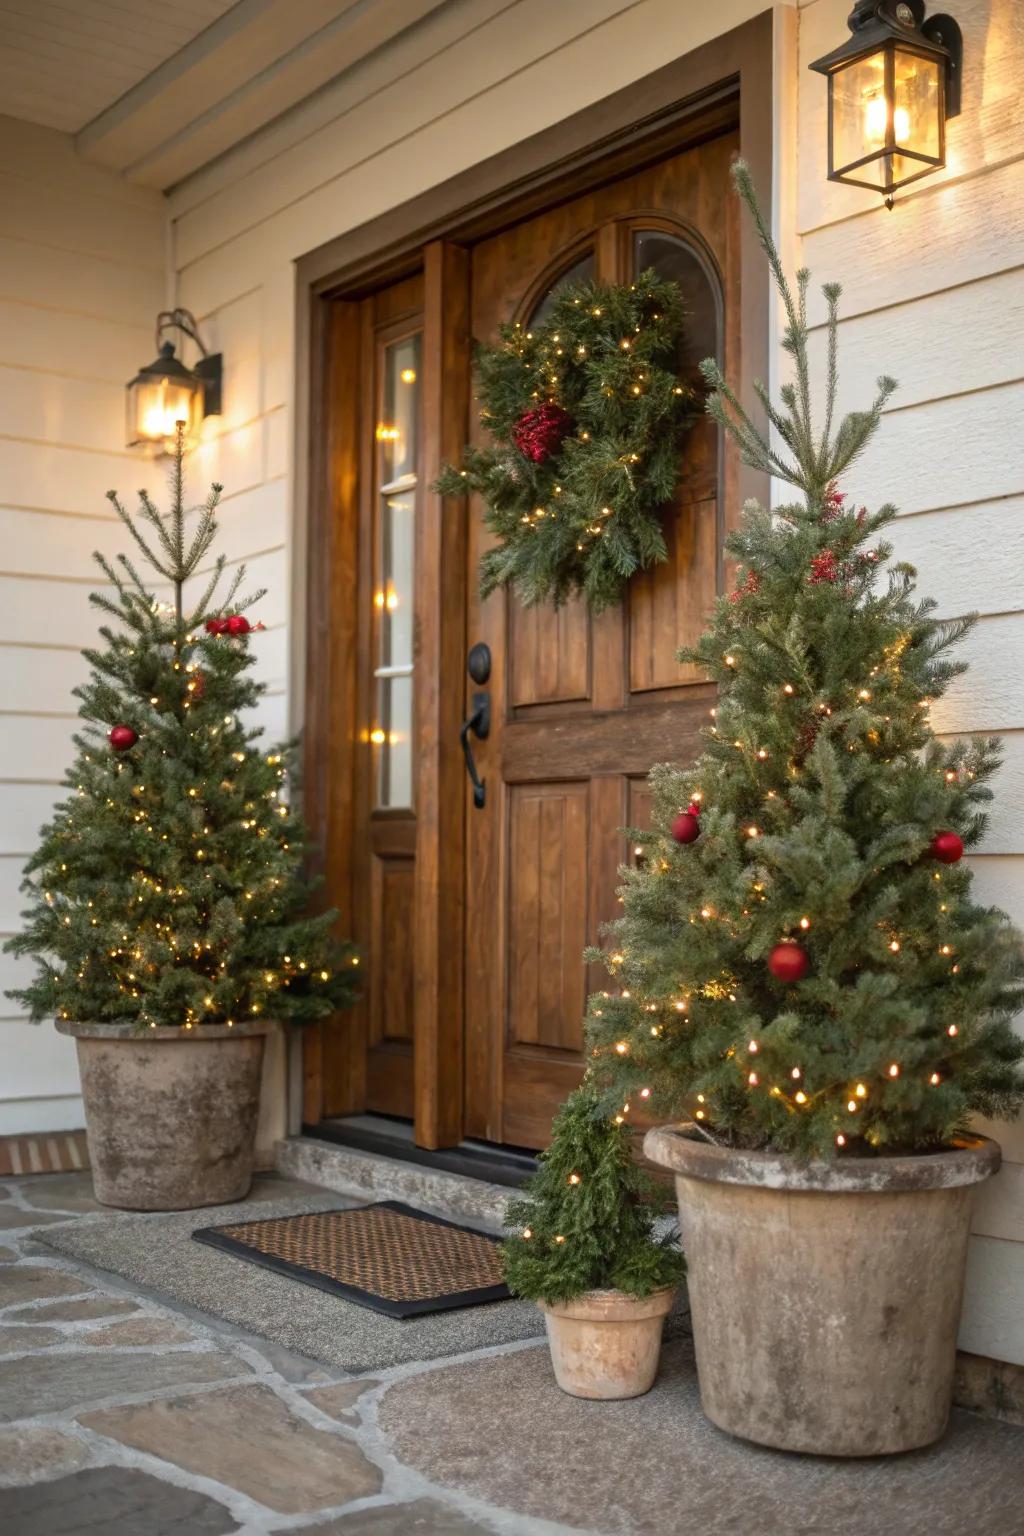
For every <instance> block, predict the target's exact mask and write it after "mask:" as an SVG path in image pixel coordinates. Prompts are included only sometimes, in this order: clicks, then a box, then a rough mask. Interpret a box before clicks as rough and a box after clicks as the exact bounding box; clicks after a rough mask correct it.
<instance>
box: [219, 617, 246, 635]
mask: <svg viewBox="0 0 1024 1536" xmlns="http://www.w3.org/2000/svg"><path fill="white" fill-rule="evenodd" d="M225 628H226V630H227V633H228V634H229V635H247V634H248V633H249V631H250V629H252V625H251V624H250V623H249V620H248V619H247V618H246V616H245V614H244V613H233V614H232V615H231V617H230V619H228V620H227V621H226V624H225Z"/></svg>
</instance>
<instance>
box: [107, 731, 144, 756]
mask: <svg viewBox="0 0 1024 1536" xmlns="http://www.w3.org/2000/svg"><path fill="white" fill-rule="evenodd" d="M138 739H139V736H138V732H137V731H133V730H132V728H131V726H130V725H115V726H114V728H113V730H112V731H111V732H110V734H109V735H108V737H107V740H108V741H109V742H110V745H111V746H112V747H113V749H114V751H115V752H127V751H128V749H129V747H134V745H135V743H136V742H137V741H138Z"/></svg>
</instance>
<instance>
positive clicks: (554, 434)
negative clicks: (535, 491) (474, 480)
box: [512, 400, 572, 464]
mask: <svg viewBox="0 0 1024 1536" xmlns="http://www.w3.org/2000/svg"><path fill="white" fill-rule="evenodd" d="M571 431H572V418H571V417H570V416H569V413H568V412H567V411H563V410H562V407H561V406H560V405H555V404H554V403H553V402H552V401H550V400H548V401H545V403H544V404H543V405H538V406H536V407H535V408H534V409H533V410H531V411H524V412H523V414H522V415H521V416H520V418H519V420H518V421H517V422H516V424H515V426H514V427H513V428H512V441H513V442H514V443H515V445H516V447H517V448H518V449H519V452H520V453H521V454H522V455H523V456H524V458H527V459H531V460H532V461H533V463H534V464H543V463H544V460H545V459H550V457H551V455H552V454H553V453H557V452H558V450H559V449H560V448H561V446H562V443H563V442H564V441H565V439H566V437H567V436H568V435H569V433H570V432H571Z"/></svg>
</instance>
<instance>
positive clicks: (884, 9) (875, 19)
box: [811, 0, 964, 118]
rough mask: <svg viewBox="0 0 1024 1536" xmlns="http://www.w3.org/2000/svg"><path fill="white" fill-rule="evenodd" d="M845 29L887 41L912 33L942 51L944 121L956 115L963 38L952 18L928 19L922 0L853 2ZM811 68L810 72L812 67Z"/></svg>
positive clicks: (958, 109) (962, 58)
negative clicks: (873, 34)
mask: <svg viewBox="0 0 1024 1536" xmlns="http://www.w3.org/2000/svg"><path fill="white" fill-rule="evenodd" d="M846 25H847V26H848V27H849V29H850V31H851V32H852V33H853V35H854V37H856V35H857V33H858V32H861V31H863V30H864V29H865V28H868V27H871V28H872V30H877V31H878V32H879V33H880V34H881V35H884V36H887V37H896V38H905V39H908V40H909V39H911V38H912V37H913V34H914V33H915V32H916V33H917V34H918V35H919V36H920V37H922V38H925V39H926V40H927V41H928V42H929V43H931V44H932V45H933V46H934V47H935V48H939V49H942V50H943V51H944V52H945V53H946V55H947V58H946V117H947V118H950V117H958V116H959V115H960V84H961V79H962V76H963V64H964V37H963V33H962V32H961V30H960V27H959V24H958V23H957V22H956V21H954V19H953V17H952V16H947V15H945V14H942V15H939V16H928V15H927V11H926V7H925V0H854V6H853V10H852V11H851V12H850V14H849V16H848V17H847V19H846ZM837 51H838V50H837ZM811 68H812V69H813V68H814V65H813V64H812V65H811Z"/></svg>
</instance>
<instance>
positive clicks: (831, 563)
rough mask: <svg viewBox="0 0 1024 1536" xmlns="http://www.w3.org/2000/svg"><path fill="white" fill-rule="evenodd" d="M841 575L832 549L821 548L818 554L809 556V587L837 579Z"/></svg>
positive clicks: (822, 584)
mask: <svg viewBox="0 0 1024 1536" xmlns="http://www.w3.org/2000/svg"><path fill="white" fill-rule="evenodd" d="M841 575H842V567H841V566H840V564H839V561H838V560H837V559H836V557H835V555H834V554H833V552H832V550H830V549H823V550H822V551H821V554H820V555H812V556H811V574H810V575H809V576H808V578H807V585H808V586H809V587H820V586H824V584H825V583H826V582H834V581H838V580H839V578H840V576H841Z"/></svg>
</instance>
